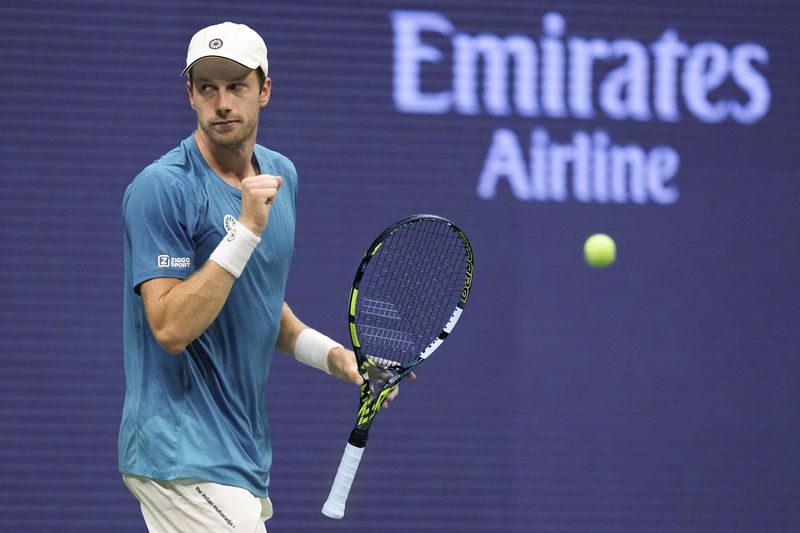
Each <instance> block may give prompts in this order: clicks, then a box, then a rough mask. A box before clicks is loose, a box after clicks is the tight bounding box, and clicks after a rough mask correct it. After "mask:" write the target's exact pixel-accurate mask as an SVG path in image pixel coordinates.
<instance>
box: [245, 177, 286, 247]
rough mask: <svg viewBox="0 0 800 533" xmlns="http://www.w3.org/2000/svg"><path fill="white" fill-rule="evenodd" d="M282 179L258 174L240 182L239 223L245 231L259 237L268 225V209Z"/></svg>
mask: <svg viewBox="0 0 800 533" xmlns="http://www.w3.org/2000/svg"><path fill="white" fill-rule="evenodd" d="M282 183H283V178H282V177H280V176H273V175H272V174H260V175H258V176H251V177H249V178H245V179H243V180H242V211H241V213H240V214H239V223H240V224H244V225H245V226H246V227H247V229H249V230H250V231H252V232H253V233H255V234H256V235H261V233H262V232H263V231H264V230H265V229H266V228H267V224H268V223H269V209H270V206H271V205H272V202H274V201H275V197H276V196H277V195H278V190H279V189H280V188H281V184H282Z"/></svg>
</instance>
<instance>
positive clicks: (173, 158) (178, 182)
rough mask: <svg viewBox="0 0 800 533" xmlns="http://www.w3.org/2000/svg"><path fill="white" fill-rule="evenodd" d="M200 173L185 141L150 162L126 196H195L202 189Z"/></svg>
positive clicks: (191, 197)
mask: <svg viewBox="0 0 800 533" xmlns="http://www.w3.org/2000/svg"><path fill="white" fill-rule="evenodd" d="M198 180H199V176H198V175H197V173H196V172H195V169H194V166H193V165H192V162H191V160H190V158H189V156H188V154H187V152H186V150H185V147H184V145H183V144H181V145H180V146H178V147H176V148H174V149H172V150H170V151H169V152H167V153H166V154H164V155H163V156H161V157H160V158H158V159H157V160H155V161H153V162H152V163H151V164H149V165H148V166H146V167H145V168H144V169H143V170H142V171H141V172H139V174H137V175H136V177H135V178H134V179H133V181H132V182H131V183H130V185H128V188H127V190H126V191H125V200H124V201H127V200H128V198H130V197H131V196H141V197H143V199H148V198H149V199H152V197H150V195H156V197H158V198H164V197H170V198H173V199H174V198H175V197H176V196H179V197H188V198H189V199H191V200H195V199H196V198H195V196H196V195H197V192H198V183H199V181H198Z"/></svg>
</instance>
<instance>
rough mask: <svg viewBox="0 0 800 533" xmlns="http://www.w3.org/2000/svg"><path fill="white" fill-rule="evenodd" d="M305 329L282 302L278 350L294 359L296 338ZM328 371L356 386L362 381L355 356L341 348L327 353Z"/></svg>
mask: <svg viewBox="0 0 800 533" xmlns="http://www.w3.org/2000/svg"><path fill="white" fill-rule="evenodd" d="M307 327H308V326H306V325H305V324H304V323H303V322H301V321H300V319H299V318H297V316H296V315H295V314H294V313H293V312H292V310H291V309H290V308H289V305H288V304H287V303H286V302H283V311H282V312H281V329H280V331H279V332H278V343H277V348H278V350H279V351H281V352H283V353H285V354H287V355H289V356H291V357H294V356H295V352H294V347H295V345H296V344H297V337H298V336H299V335H300V333H302V332H303V330H304V329H306V328H307ZM328 370H330V373H331V374H333V375H334V376H336V377H338V378H339V379H342V380H344V381H349V382H351V383H355V384H356V385H361V383H362V382H363V381H364V380H363V379H362V378H361V373H360V372H359V371H358V365H357V364H356V355H355V354H354V353H353V352H352V351H350V350H346V349H344V348H341V347H337V348H332V349H331V351H330V352H328Z"/></svg>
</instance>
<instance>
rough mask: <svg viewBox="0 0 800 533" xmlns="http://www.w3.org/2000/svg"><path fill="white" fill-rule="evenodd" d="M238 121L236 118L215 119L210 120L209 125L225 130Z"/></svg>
mask: <svg viewBox="0 0 800 533" xmlns="http://www.w3.org/2000/svg"><path fill="white" fill-rule="evenodd" d="M238 123H239V121H238V120H217V121H215V122H212V123H211V125H212V126H213V127H214V128H217V129H221V130H227V129H230V128H232V127H233V126H234V125H236V124H238Z"/></svg>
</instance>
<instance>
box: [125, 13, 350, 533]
mask: <svg viewBox="0 0 800 533" xmlns="http://www.w3.org/2000/svg"><path fill="white" fill-rule="evenodd" d="M267 73H268V63H267V48H266V45H265V44H264V41H263V40H262V39H261V37H260V36H259V35H258V34H257V33H256V32H254V31H253V30H252V29H250V28H248V27H247V26H244V25H240V24H232V23H229V22H226V23H223V24H218V25H215V26H210V27H208V28H204V29H203V30H200V31H199V32H198V33H197V34H195V36H194V37H193V38H192V41H191V43H190V45H189V51H188V54H187V65H186V70H185V71H184V74H188V78H189V80H188V82H187V89H188V93H189V101H190V103H191V106H192V108H193V109H195V111H196V112H197V130H196V131H195V132H194V133H193V134H192V135H190V136H189V137H188V138H186V139H184V141H183V142H182V143H181V144H180V146H178V147H176V148H175V149H173V150H172V151H170V152H169V153H167V154H165V155H164V156H162V157H161V158H160V159H158V160H157V161H156V162H154V163H153V164H151V165H150V166H148V167H147V168H146V169H144V170H143V171H142V172H141V173H140V174H139V175H138V176H137V177H136V178H135V179H134V181H133V182H132V183H131V184H130V186H129V187H128V189H127V191H126V192H125V196H124V200H123V220H124V226H125V304H124V305H125V307H124V348H125V378H126V385H127V390H126V394H125V406H124V410H123V415H122V421H121V427H120V438H119V467H120V471H121V472H122V473H123V475H124V480H125V483H126V485H127V486H128V487H129V488H130V490H131V492H133V494H134V495H135V496H136V497H137V499H138V500H139V501H140V502H141V507H142V512H143V515H144V518H145V521H146V523H147V526H148V528H149V530H150V531H159V532H162V531H164V532H166V531H170V532H171V531H176V532H177V531H212V530H213V531H216V530H223V529H226V528H234V527H235V528H236V530H237V531H247V532H251V531H253V532H257V531H262V532H263V531H266V530H265V526H264V520H266V519H267V518H269V516H271V514H272V507H271V503H270V501H269V498H268V492H267V487H268V484H269V471H270V465H271V459H272V457H271V450H270V443H269V433H268V429H267V427H266V423H265V413H264V409H263V392H264V382H265V380H266V377H267V374H268V372H269V367H270V363H271V360H272V353H273V351H274V350H275V349H277V350H280V351H282V352H284V353H286V354H289V355H291V356H293V357H295V358H297V359H298V360H299V361H301V362H304V363H306V364H309V365H311V366H314V367H316V368H319V369H321V370H323V371H325V372H328V373H330V374H334V375H335V376H337V377H339V378H341V379H344V380H346V381H350V382H352V383H354V384H356V385H360V384H361V383H362V378H361V375H360V374H359V372H358V368H357V365H356V361H355V356H354V354H353V353H352V352H351V351H349V350H345V349H344V348H343V347H342V346H341V345H339V344H338V343H336V342H335V341H333V340H331V339H330V338H328V337H326V336H325V335H323V334H321V333H319V332H317V331H315V330H313V329H311V328H308V327H307V326H306V325H305V324H303V323H302V322H301V321H300V320H299V319H298V318H297V317H296V316H295V315H294V314H293V313H292V311H291V309H290V308H289V306H288V305H287V304H286V302H285V301H284V291H285V286H286V279H287V277H288V274H289V266H290V263H291V259H292V255H293V250H294V231H295V199H296V195H297V173H296V171H295V168H294V165H293V164H292V162H291V161H290V160H289V159H287V158H286V157H284V156H283V155H281V154H279V153H277V152H274V151H271V150H268V149H267V148H264V147H263V146H260V145H257V144H256V142H255V141H256V132H257V127H258V117H259V112H260V110H261V108H262V107H264V106H266V105H267V102H268V101H269V97H270V89H271V84H272V82H271V80H270V78H268V77H267Z"/></svg>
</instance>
